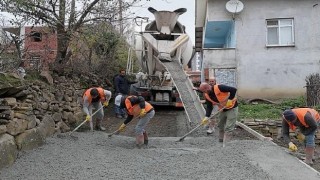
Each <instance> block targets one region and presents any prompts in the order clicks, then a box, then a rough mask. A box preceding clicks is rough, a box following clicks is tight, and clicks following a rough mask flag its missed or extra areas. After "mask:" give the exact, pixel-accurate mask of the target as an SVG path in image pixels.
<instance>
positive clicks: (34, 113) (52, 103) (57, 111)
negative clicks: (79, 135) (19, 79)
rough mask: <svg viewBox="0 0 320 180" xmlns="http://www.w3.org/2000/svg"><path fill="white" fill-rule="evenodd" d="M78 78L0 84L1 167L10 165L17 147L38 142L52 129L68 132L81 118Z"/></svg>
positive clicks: (21, 147)
mask: <svg viewBox="0 0 320 180" xmlns="http://www.w3.org/2000/svg"><path fill="white" fill-rule="evenodd" d="M79 84H80V83H79V80H78V81H76V82H74V81H73V80H66V78H65V77H63V76H62V77H55V78H54V80H53V84H52V85H49V84H48V83H45V82H42V81H35V82H32V83H26V82H24V84H21V86H18V87H13V86H8V87H1V88H0V95H1V97H5V98H0V168H3V167H6V166H8V165H11V164H12V163H13V162H14V161H15V159H16V157H17V154H18V152H19V151H23V150H30V149H33V148H36V147H38V146H41V145H42V144H44V142H45V138H46V137H48V136H51V135H52V134H54V133H55V132H67V131H69V130H70V127H69V126H70V125H71V124H75V123H77V121H82V120H83V119H84V114H83V112H82V109H81V105H80V101H81V97H82V93H83V90H84V89H81V88H80V87H79V86H80V85H79Z"/></svg>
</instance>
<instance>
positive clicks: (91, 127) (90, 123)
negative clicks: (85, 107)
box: [89, 119, 93, 131]
mask: <svg viewBox="0 0 320 180" xmlns="http://www.w3.org/2000/svg"><path fill="white" fill-rule="evenodd" d="M89 125H90V130H91V131H93V122H92V119H91V121H90V122H89Z"/></svg>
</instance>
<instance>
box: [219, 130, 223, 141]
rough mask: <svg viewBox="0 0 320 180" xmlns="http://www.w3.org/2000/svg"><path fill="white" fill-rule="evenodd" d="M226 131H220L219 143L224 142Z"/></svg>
mask: <svg viewBox="0 0 320 180" xmlns="http://www.w3.org/2000/svg"><path fill="white" fill-rule="evenodd" d="M223 137H224V130H219V142H223Z"/></svg>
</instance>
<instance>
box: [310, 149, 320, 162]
mask: <svg viewBox="0 0 320 180" xmlns="http://www.w3.org/2000/svg"><path fill="white" fill-rule="evenodd" d="M319 158H320V154H319V152H318V151H317V150H316V148H314V153H313V157H312V161H313V162H315V161H316V160H317V159H319Z"/></svg>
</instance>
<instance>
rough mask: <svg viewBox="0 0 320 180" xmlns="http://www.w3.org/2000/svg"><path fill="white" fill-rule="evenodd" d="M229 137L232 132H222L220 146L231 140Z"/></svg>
mask: <svg viewBox="0 0 320 180" xmlns="http://www.w3.org/2000/svg"><path fill="white" fill-rule="evenodd" d="M231 137H232V132H225V133H224V136H223V145H222V147H225V146H226V143H228V142H230V141H231Z"/></svg>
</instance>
